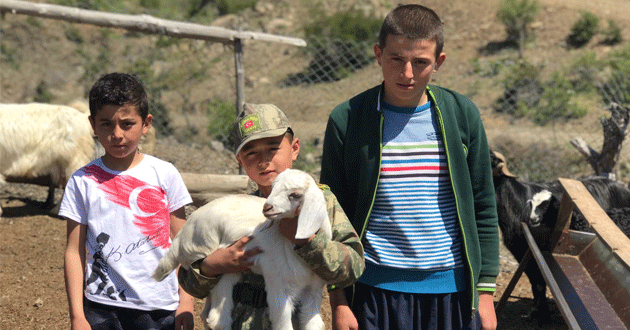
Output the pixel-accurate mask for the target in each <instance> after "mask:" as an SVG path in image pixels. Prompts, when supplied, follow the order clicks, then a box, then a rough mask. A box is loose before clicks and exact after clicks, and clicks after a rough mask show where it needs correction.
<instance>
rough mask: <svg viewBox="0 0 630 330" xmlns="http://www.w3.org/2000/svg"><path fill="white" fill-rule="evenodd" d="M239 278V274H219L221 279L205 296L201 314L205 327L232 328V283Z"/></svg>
mask: <svg viewBox="0 0 630 330" xmlns="http://www.w3.org/2000/svg"><path fill="white" fill-rule="evenodd" d="M240 279H241V275H240V274H223V276H221V280H219V282H218V283H217V285H216V286H215V287H214V289H212V292H211V293H210V298H206V306H204V310H203V311H202V314H201V318H202V319H203V320H204V326H206V328H210V329H212V330H231V329H232V310H233V309H234V301H233V300H232V292H233V291H234V285H235V284H236V283H238V281H239V280H240ZM208 299H210V300H211V302H210V303H208ZM208 304H210V305H208ZM206 310H207V312H206Z"/></svg>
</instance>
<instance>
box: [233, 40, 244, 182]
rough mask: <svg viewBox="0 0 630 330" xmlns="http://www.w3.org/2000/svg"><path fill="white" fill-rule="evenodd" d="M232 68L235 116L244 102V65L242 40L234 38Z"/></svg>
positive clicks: (240, 168)
mask: <svg viewBox="0 0 630 330" xmlns="http://www.w3.org/2000/svg"><path fill="white" fill-rule="evenodd" d="M234 68H235V76H236V117H238V115H239V114H241V112H242V111H243V104H245V65H244V64H243V41H242V40H241V39H240V38H236V39H234ZM238 174H244V171H243V167H242V166H240V165H239V166H238Z"/></svg>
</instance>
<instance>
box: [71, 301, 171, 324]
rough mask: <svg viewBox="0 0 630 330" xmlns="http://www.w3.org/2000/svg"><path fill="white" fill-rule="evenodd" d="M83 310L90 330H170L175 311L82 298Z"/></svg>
mask: <svg viewBox="0 0 630 330" xmlns="http://www.w3.org/2000/svg"><path fill="white" fill-rule="evenodd" d="M83 311H84V313H85V318H86V319H87V321H88V323H90V325H91V326H92V330H136V329H138V330H140V329H142V330H172V329H175V311H167V310H154V311H141V310H137V309H131V308H122V307H115V306H109V305H103V304H99V303H95V302H93V301H90V300H87V299H83Z"/></svg>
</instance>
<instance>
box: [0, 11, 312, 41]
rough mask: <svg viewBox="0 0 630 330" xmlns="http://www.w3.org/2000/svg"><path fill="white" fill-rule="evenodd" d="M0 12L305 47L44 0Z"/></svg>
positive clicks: (260, 35) (250, 34) (270, 37)
mask: <svg viewBox="0 0 630 330" xmlns="http://www.w3.org/2000/svg"><path fill="white" fill-rule="evenodd" d="M0 12H1V13H2V14H4V13H12V14H24V15H30V16H38V17H44V18H52V19H58V20H64V21H68V22H75V23H85V24H92V25H97V26H103V27H111V28H120V29H126V30H131V31H139V32H143V33H149V34H164V35H168V36H171V37H177V38H189V39H200V40H210V41H213V42H221V43H225V44H232V43H233V42H234V41H235V40H237V39H238V40H248V39H253V40H261V41H268V42H278V43H283V44H289V45H294V46H301V47H304V46H306V41H304V40H303V39H299V38H293V37H285V36H279V35H274V34H269V33H261V32H251V31H235V30H230V29H226V28H222V27H218V26H209V25H201V24H194V23H187V22H178V21H170V20H165V19H161V18H157V17H153V16H150V15H125V14H115V13H106V12H99V11H95V10H87V9H79V8H74V7H66V6H59V5H51V4H45V3H32V2H28V1H19V0H0Z"/></svg>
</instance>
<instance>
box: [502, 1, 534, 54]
mask: <svg viewBox="0 0 630 330" xmlns="http://www.w3.org/2000/svg"><path fill="white" fill-rule="evenodd" d="M538 11H540V4H539V3H538V1H537V0H503V1H501V4H500V6H499V9H498V10H497V14H496V15H497V18H498V19H499V21H501V22H502V23H503V25H505V30H506V32H507V40H508V41H512V42H514V43H516V44H517V45H518V47H519V52H520V53H521V54H522V52H523V48H524V47H525V43H526V42H527V41H529V40H531V38H532V33H531V31H530V28H529V25H530V24H531V23H532V22H534V19H535V18H536V14H538ZM521 57H522V56H521Z"/></svg>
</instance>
